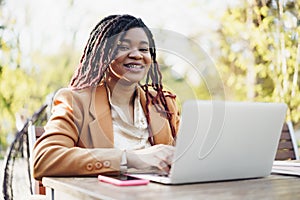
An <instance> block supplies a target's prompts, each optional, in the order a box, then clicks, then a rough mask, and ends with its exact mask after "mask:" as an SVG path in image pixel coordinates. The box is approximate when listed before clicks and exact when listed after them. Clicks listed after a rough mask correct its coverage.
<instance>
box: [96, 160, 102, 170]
mask: <svg viewBox="0 0 300 200" xmlns="http://www.w3.org/2000/svg"><path fill="white" fill-rule="evenodd" d="M95 167H96V169H101V168H102V163H101V162H99V161H98V162H96V163H95Z"/></svg>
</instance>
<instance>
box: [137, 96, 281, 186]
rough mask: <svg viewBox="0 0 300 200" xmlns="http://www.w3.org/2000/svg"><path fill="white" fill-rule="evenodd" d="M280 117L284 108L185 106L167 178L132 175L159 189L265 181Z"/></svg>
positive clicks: (250, 104) (233, 104) (273, 105)
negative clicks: (158, 184)
mask: <svg viewBox="0 0 300 200" xmlns="http://www.w3.org/2000/svg"><path fill="white" fill-rule="evenodd" d="M286 111H287V106H286V104H284V103H260V102H227V101H200V100H190V101H187V102H185V103H184V104H183V106H182V115H181V124H180V127H179V133H178V137H177V140H176V147H175V153H174V160H173V163H172V166H171V170H170V173H169V175H168V176H163V175H160V174H153V173H152V174H133V175H134V176H136V177H140V178H144V179H149V180H151V181H155V182H160V183H164V184H183V183H193V182H210V181H222V180H234V179H247V178H256V177H265V176H268V175H269V174H270V173H271V169H272V164H273V161H274V158H275V154H276V150H277V145H278V142H279V138H280V134H281V129H282V126H283V123H284V120H285V115H286Z"/></svg>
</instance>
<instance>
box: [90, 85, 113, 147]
mask: <svg viewBox="0 0 300 200" xmlns="http://www.w3.org/2000/svg"><path fill="white" fill-rule="evenodd" d="M92 93H93V94H92V99H91V104H90V114H91V115H92V116H93V117H94V120H93V121H92V122H90V124H89V129H90V135H91V140H92V142H93V147H94V148H97V147H102V148H111V147H113V146H114V136H113V126H112V118H111V112H110V106H109V102H108V98H107V91H106V88H105V86H104V85H103V84H101V85H99V86H98V87H96V88H94V90H93V92H92Z"/></svg>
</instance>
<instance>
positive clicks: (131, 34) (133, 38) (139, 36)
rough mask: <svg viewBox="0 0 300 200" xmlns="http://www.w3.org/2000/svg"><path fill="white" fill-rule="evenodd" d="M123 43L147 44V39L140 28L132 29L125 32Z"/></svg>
mask: <svg viewBox="0 0 300 200" xmlns="http://www.w3.org/2000/svg"><path fill="white" fill-rule="evenodd" d="M123 41H130V42H139V43H141V42H143V43H144V42H146V43H148V44H149V39H148V37H147V35H146V33H145V31H144V29H142V28H132V29H129V30H128V31H126V33H125V36H124V38H123Z"/></svg>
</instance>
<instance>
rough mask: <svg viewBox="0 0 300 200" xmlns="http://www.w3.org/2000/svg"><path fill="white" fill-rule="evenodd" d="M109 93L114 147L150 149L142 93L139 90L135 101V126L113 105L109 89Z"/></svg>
mask: <svg viewBox="0 0 300 200" xmlns="http://www.w3.org/2000/svg"><path fill="white" fill-rule="evenodd" d="M107 91H108V99H109V103H110V105H111V115H112V122H113V133H114V147H115V148H119V149H121V150H137V149H144V148H146V147H150V146H151V145H150V143H149V141H148V136H149V133H148V129H147V127H148V124H147V119H146V116H145V113H144V111H143V108H142V105H141V103H140V91H139V90H137V95H136V97H135V99H134V105H133V106H134V109H133V116H134V121H133V124H132V123H130V122H129V119H127V117H126V115H125V114H124V112H123V110H122V109H120V108H119V107H118V106H116V105H114V104H112V102H111V99H110V96H111V92H110V90H109V88H108V87H107Z"/></svg>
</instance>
